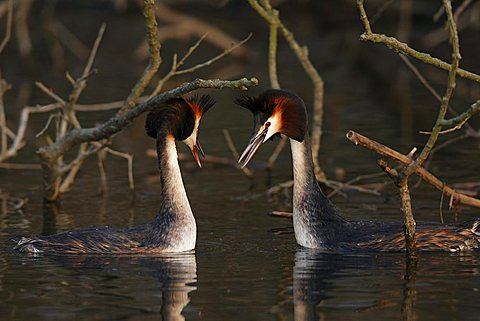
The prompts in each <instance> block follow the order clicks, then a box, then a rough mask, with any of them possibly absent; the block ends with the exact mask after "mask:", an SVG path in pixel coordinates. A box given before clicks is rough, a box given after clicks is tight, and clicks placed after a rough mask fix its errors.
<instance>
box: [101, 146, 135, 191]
mask: <svg viewBox="0 0 480 321" xmlns="http://www.w3.org/2000/svg"><path fill="white" fill-rule="evenodd" d="M105 151H106V152H107V153H110V154H112V155H114V156H118V157H121V158H125V159H126V160H127V165H128V185H129V187H130V189H131V190H132V191H133V190H134V189H135V181H134V179H133V155H132V154H128V153H122V152H119V151H116V150H113V149H111V148H109V147H107V148H105Z"/></svg>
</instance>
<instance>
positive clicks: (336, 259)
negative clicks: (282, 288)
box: [293, 249, 417, 321]
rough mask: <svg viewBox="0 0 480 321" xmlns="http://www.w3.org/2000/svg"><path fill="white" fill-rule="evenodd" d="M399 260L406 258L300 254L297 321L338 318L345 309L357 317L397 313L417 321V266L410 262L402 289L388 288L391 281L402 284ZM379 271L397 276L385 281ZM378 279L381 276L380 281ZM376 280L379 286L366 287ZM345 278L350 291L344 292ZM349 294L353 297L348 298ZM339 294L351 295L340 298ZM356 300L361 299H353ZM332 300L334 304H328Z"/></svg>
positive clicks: (295, 289) (295, 278)
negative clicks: (338, 312) (360, 315)
mask: <svg viewBox="0 0 480 321" xmlns="http://www.w3.org/2000/svg"><path fill="white" fill-rule="evenodd" d="M399 260H400V262H401V260H402V258H399V257H398V256H396V255H393V256H385V257H378V256H376V255H373V254H372V255H368V254H366V255H362V256H356V255H352V256H348V255H338V254H331V253H325V252H323V253H322V252H318V251H315V250H311V249H299V250H297V252H296V254H295V266H294V269H293V304H294V319H295V321H311V320H323V319H326V318H327V316H328V314H330V312H329V311H331V313H332V314H334V313H335V310H336V308H341V309H342V310H343V311H344V312H345V309H347V310H351V311H352V312H353V313H369V312H373V311H378V310H384V311H385V313H386V314H387V315H388V314H389V313H393V314H394V315H396V316H398V315H401V319H403V320H415V318H416V316H415V310H414V308H413V307H414V301H415V294H416V286H415V285H416V284H415V283H416V278H415V276H416V273H417V265H416V264H415V262H408V261H407V264H406V266H405V274H404V280H403V282H402V283H401V284H402V285H401V286H400V287H393V288H392V287H389V286H388V285H387V284H389V283H390V282H391V281H394V282H396V283H397V282H398V273H397V272H398V268H397V269H396V268H395V265H397V264H398V262H399ZM369 266H370V268H369ZM365 270H366V272H365ZM379 270H386V271H388V270H391V271H392V272H393V275H392V277H391V278H390V277H389V276H388V275H387V277H386V279H383V278H384V277H385V275H383V276H382V274H384V273H380V271H379ZM349 271H350V272H349ZM352 271H358V272H357V275H354V274H353V275H352ZM376 275H378V276H379V278H378V279H377V277H376ZM372 277H373V278H375V279H376V280H377V281H375V284H374V285H372V284H369V283H366V282H371V280H372ZM345 278H348V283H346V284H348V285H347V288H343V287H344V286H345V284H344V283H343V281H345ZM388 279H390V280H388ZM382 280H383V282H386V284H384V285H383V286H382V287H381V288H379V287H378V286H377V282H379V284H382V283H383V282H382ZM337 282H338V284H337ZM349 292H351V294H352V295H353V296H352V295H350V294H348V293H349ZM335 293H337V294H338V293H341V294H342V295H345V294H347V295H346V296H345V297H340V296H338V295H336V294H335ZM355 297H356V298H357V299H353V298H355ZM368 297H369V298H368ZM329 299H331V300H332V301H331V302H330V303H327V302H326V301H328V300H329ZM345 300H347V301H345ZM352 300H353V301H352ZM335 301H337V302H335ZM337 304H340V305H339V306H338V305H337ZM330 308H332V309H330ZM392 310H393V311H392ZM327 319H328V318H327Z"/></svg>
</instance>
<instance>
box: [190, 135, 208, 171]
mask: <svg viewBox="0 0 480 321" xmlns="http://www.w3.org/2000/svg"><path fill="white" fill-rule="evenodd" d="M190 150H191V151H192V155H193V158H195V161H196V162H197V165H198V167H200V168H202V163H201V162H200V157H199V154H200V156H202V158H203V159H205V153H204V152H203V148H202V146H201V145H200V142H199V141H198V137H197V139H196V142H195V144H194V145H193V146H192V148H191V149H190Z"/></svg>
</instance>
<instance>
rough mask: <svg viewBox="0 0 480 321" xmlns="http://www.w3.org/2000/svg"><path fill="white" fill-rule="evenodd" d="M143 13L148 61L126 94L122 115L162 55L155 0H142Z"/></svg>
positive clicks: (140, 93)
mask: <svg viewBox="0 0 480 321" xmlns="http://www.w3.org/2000/svg"><path fill="white" fill-rule="evenodd" d="M143 15H144V16H145V25H146V28H147V42H148V48H149V52H150V55H149V59H150V61H149V63H148V66H147V67H146V68H145V71H144V72H143V74H142V76H141V77H140V79H139V80H138V81H137V83H136V84H135V86H134V87H133V88H132V91H131V92H130V95H128V97H127V99H126V101H125V104H124V106H123V107H122V108H121V109H120V110H119V111H118V113H117V114H118V115H122V114H124V113H126V112H128V111H129V110H130V109H132V108H133V107H134V106H135V104H137V102H138V99H139V98H140V96H141V95H142V94H143V92H144V91H145V88H147V86H148V85H149V84H150V81H151V80H152V78H153V76H154V75H155V74H156V73H157V71H158V68H159V67H160V64H161V63H162V57H161V56H160V47H161V45H160V42H159V41H158V28H157V20H156V19H155V0H144V7H143Z"/></svg>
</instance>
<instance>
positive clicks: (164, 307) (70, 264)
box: [42, 252, 197, 321]
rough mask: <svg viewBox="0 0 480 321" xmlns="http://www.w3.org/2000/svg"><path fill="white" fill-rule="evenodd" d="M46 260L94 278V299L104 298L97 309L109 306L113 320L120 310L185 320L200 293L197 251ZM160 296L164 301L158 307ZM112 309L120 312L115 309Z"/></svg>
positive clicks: (67, 256) (174, 320)
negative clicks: (193, 295) (196, 293)
mask: <svg viewBox="0 0 480 321" xmlns="http://www.w3.org/2000/svg"><path fill="white" fill-rule="evenodd" d="M42 259H43V260H46V259H48V260H50V261H51V262H52V263H54V264H55V265H61V266H64V267H66V268H68V269H69V270H71V271H76V272H77V273H79V274H81V276H82V279H83V280H85V277H86V278H87V279H91V280H92V282H91V284H86V285H85V286H87V287H88V286H89V287H92V288H93V293H91V294H90V295H91V296H92V298H95V297H96V296H98V295H100V296H101V298H102V299H101V300H95V302H98V303H95V307H94V308H100V309H102V311H104V307H102V306H101V305H104V306H108V307H109V309H108V310H110V311H111V313H112V317H113V318H116V316H117V314H116V313H118V311H119V310H120V311H124V310H125V309H127V310H130V311H134V313H135V314H136V313H138V311H141V312H142V313H148V314H159V315H160V316H161V320H164V321H167V320H168V321H184V320H185V316H184V315H183V313H182V312H183V311H184V309H185V308H186V307H187V305H188V304H189V302H190V297H189V294H190V292H192V291H195V290H196V280H197V263H196V257H195V254H194V253H193V252H185V253H172V254H165V255H162V256H156V257H152V256H98V255H87V256H82V255H64V256H48V257H47V256H45V257H44V258H42ZM99 272H100V273H101V275H102V276H105V274H106V275H107V278H106V280H104V281H99V280H98V274H99ZM145 277H147V281H145ZM151 278H154V279H156V280H158V284H159V287H157V285H156V283H155V282H153V283H151V282H148V280H151ZM82 282H84V281H82ZM86 282H88V281H86ZM132 282H133V284H132ZM118 283H120V284H118ZM159 291H160V292H161V293H159ZM159 294H161V295H159ZM159 297H161V301H160V302H159V304H158V305H157V300H158V298H159ZM125 300H127V301H125ZM100 302H101V303H100ZM97 305H100V306H99V307H98V306H97ZM112 306H113V307H117V308H118V310H117V309H115V308H114V309H112ZM86 308H87V309H91V308H92V307H91V306H90V307H88V306H87V307H86ZM121 313H124V312H121ZM124 316H125V315H124Z"/></svg>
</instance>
